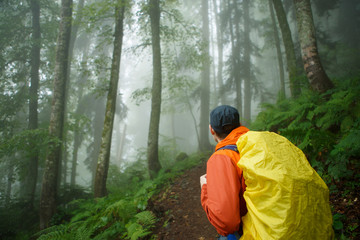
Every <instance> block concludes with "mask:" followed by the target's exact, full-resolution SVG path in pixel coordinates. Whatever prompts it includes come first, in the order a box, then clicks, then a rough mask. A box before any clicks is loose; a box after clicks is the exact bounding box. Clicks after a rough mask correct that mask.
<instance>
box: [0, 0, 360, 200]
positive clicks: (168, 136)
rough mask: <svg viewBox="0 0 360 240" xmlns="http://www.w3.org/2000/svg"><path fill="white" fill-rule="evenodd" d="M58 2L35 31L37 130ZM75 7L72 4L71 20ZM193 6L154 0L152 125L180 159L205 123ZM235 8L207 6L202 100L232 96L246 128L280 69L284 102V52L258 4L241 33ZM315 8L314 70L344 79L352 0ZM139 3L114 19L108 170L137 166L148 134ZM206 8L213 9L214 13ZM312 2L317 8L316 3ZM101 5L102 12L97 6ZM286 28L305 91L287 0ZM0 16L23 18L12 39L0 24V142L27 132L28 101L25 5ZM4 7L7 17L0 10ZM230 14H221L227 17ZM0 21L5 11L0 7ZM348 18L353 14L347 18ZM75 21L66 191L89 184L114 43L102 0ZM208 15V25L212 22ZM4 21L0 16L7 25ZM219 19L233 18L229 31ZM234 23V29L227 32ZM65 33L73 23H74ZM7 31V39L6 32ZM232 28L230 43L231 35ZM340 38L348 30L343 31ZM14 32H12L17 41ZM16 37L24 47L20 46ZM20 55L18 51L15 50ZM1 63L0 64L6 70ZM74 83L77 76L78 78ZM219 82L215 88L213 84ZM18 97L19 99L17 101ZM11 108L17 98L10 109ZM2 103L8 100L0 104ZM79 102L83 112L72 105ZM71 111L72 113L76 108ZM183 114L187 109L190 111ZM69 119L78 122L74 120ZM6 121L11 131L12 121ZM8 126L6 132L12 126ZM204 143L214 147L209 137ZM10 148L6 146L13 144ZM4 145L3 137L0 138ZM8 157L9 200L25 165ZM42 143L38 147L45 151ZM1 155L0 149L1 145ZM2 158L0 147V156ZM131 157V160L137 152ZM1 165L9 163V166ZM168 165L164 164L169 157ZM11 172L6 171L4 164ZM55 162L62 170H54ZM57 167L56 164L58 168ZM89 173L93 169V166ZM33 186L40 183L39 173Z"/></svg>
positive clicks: (353, 28) (44, 121)
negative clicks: (117, 60) (155, 99)
mask: <svg viewBox="0 0 360 240" xmlns="http://www.w3.org/2000/svg"><path fill="white" fill-rule="evenodd" d="M60 2H61V1H55V2H54V3H49V2H48V1H41V11H40V26H41V31H42V35H41V37H42V45H41V52H40V53H41V54H40V55H41V56H40V59H41V65H40V70H39V75H40V83H39V89H38V93H39V98H38V103H39V106H38V109H37V112H38V114H39V121H38V122H39V128H41V129H45V130H46V129H48V127H49V121H50V113H51V99H52V96H53V84H52V82H53V79H54V69H55V66H54V65H55V46H56V36H57V33H58V31H59V29H58V23H59V19H60V16H59V9H60ZM79 2H80V0H78V1H76V0H75V1H74V19H76V18H77V17H78V16H80V15H81V14H79V12H77V9H78V5H79ZM200 2H201V1H188V0H187V1H185V0H184V1H161V9H162V12H161V18H160V25H161V27H160V29H161V31H162V32H161V35H160V41H161V54H162V103H161V107H162V108H161V116H160V124H159V149H166V150H169V151H170V152H171V154H170V155H169V156H171V158H175V157H176V155H177V154H178V153H180V152H185V153H187V154H189V155H190V154H192V153H195V152H197V151H199V139H198V138H199V136H198V134H199V131H200V126H202V125H206V127H208V124H209V122H200V119H201V118H200V112H201V97H200V95H201V94H200V92H201V77H202V67H201V66H202V64H204V62H206V61H204V59H206V57H204V56H203V55H201V54H202V53H203V47H204V46H203V45H202V44H204V43H203V42H202V37H201V34H202V31H203V30H202V28H203V26H202V17H201V14H202V13H201V7H202V6H201V4H200ZM235 2H236V3H237V4H238V6H237V7H239V16H240V19H237V20H236V15H235V13H233V12H232V10H234V9H231V8H229V6H228V3H232V1H220V0H217V1H208V3H209V9H208V17H209V29H210V32H209V55H210V56H209V58H210V59H209V61H210V79H209V84H210V92H209V95H210V99H209V109H208V111H210V110H211V109H213V108H214V107H216V106H218V105H220V104H229V105H233V106H236V107H239V106H238V104H237V102H236V98H237V96H238V95H239V94H240V95H241V94H242V96H241V98H242V99H241V102H242V104H243V105H242V106H240V107H241V108H240V109H239V111H240V115H241V122H242V123H244V124H245V125H246V126H250V123H251V122H252V121H254V120H255V119H256V116H257V114H258V113H259V112H260V111H261V109H262V107H261V104H262V103H275V102H276V101H278V96H279V91H280V89H281V86H280V84H281V82H280V73H279V72H280V69H283V70H284V75H285V95H286V97H287V98H291V91H290V82H289V75H288V71H287V66H286V64H287V63H286V56H285V55H286V54H285V48H284V44H283V40H282V36H281V31H280V29H279V25H278V24H277V31H278V34H279V37H280V42H281V43H280V50H281V56H277V53H276V48H275V40H274V37H273V34H274V33H273V30H272V25H271V20H270V12H269V5H268V1H260V0H259V1H251V4H250V10H249V13H250V14H249V15H250V32H248V33H246V32H244V31H245V30H244V29H245V26H244V19H243V16H244V11H246V10H244V9H242V3H243V1H235ZM325 2H326V1H319V2H318V3H316V4H313V5H312V10H313V16H314V24H315V29H316V31H317V32H316V34H317V43H318V48H319V55H320V58H321V60H322V62H323V65H324V68H325V70H326V72H327V74H328V75H329V77H330V78H341V77H346V76H351V75H352V74H354V73H356V72H358V70H359V68H358V62H357V61H355V60H358V58H359V57H358V56H359V55H358V53H359V42H360V41H359V40H360V39H359V24H358V23H359V18H358V16H359V15H358V13H359V3H357V2H356V1H347V0H338V1H335V0H334V1H329V2H327V4H325ZM146 3H147V1H131V4H130V5H131V7H129V8H128V9H127V10H126V13H125V18H124V32H123V45H122V52H121V65H120V74H119V83H118V89H117V104H116V112H115V118H114V125H113V129H112V140H111V154H110V165H113V166H117V167H118V168H119V170H120V172H124V171H125V170H126V168H127V167H128V166H129V165H131V163H135V162H137V161H139V156H140V158H141V159H142V160H143V162H144V161H145V160H146V149H147V147H148V133H149V125H150V120H151V119H150V114H151V88H152V83H153V62H152V61H153V58H152V49H151V29H150V21H149V17H148V16H147V12H146V8H145V7H144V6H145V5H146ZM214 3H216V11H217V14H215V13H214V12H215V11H214ZM322 3H323V4H324V5H322ZM107 4H108V6H107ZM283 5H284V8H285V11H286V14H287V21H288V24H289V26H290V30H291V36H292V38H293V41H294V48H295V49H294V51H295V52H296V61H297V66H298V67H299V69H300V70H299V76H300V77H299V78H301V79H302V80H303V81H302V82H301V84H302V85H301V86H300V87H301V88H303V89H307V88H308V83H307V80H306V76H305V74H304V72H303V70H302V67H303V66H302V62H301V52H300V44H299V37H298V32H297V25H296V17H295V9H294V6H293V3H292V1H283ZM4 7H6V8H4V9H5V11H8V13H6V14H7V15H6V16H7V17H14V19H16V16H17V11H16V8H19V11H20V10H23V11H25V12H26V14H25V17H24V19H22V20H21V19H18V21H19V22H18V24H16V23H15V22H13V23H11V24H10V27H12V28H16V29H17V30H18V31H19V32H12V31H10V30H8V29H7V28H6V25H5V24H6V23H4V22H2V23H1V26H2V29H3V30H1V45H0V46H1V49H2V50H1V52H2V55H1V57H0V60H1V61H0V63H1V71H0V75H1V78H2V83H1V94H2V99H0V101H2V113H3V116H6V117H4V120H3V123H2V125H4V126H1V138H3V139H12V138H13V137H15V136H16V134H18V133H21V132H22V131H25V129H26V128H27V127H26V126H27V121H28V119H29V117H28V114H29V110H28V104H29V100H28V98H27V97H26V96H25V95H26V94H25V95H23V94H22V93H21V92H22V91H23V88H22V87H21V86H26V89H28V88H29V86H30V85H31V84H30V82H29V81H30V79H29V76H30V72H29V69H30V65H31V64H30V60H29V56H30V51H29V48H30V46H31V44H30V40H31V36H32V34H31V33H25V32H24V33H21V29H22V28H24V29H25V28H26V29H27V30H28V31H30V30H29V28H30V27H31V13H30V10H29V5H28V3H27V2H26V1H20V5H18V6H15V5H14V4H11V3H7V4H4ZM10 10H11V11H10ZM230 10H231V13H229V11H230ZM1 13H2V14H3V17H1V20H2V21H4V19H5V17H6V16H5V12H4V11H3V10H1ZM347 14H349V15H350V16H354V19H353V21H352V22H351V20H350V19H348V20H346V19H344V16H346V15H347ZM356 14H357V15H356ZM81 16H82V20H81V21H80V23H79V24H78V25H76V26H77V28H78V30H77V31H78V32H77V35H76V40H75V45H74V49H73V53H72V62H71V74H70V78H69V82H70V83H69V93H68V99H67V109H66V111H67V121H68V122H67V123H65V125H66V124H68V125H66V126H67V131H68V133H67V139H66V140H67V141H66V146H67V147H66V154H64V155H65V156H66V157H65V158H67V159H68V160H67V163H66V166H67V168H65V169H67V171H68V172H67V173H66V174H65V176H66V177H65V180H63V182H64V183H69V182H70V172H71V159H72V158H73V156H72V153H73V151H74V149H75V148H78V149H79V151H78V153H77V169H76V184H79V185H81V186H84V187H86V188H90V186H91V185H92V184H93V183H92V181H93V176H92V173H91V171H90V170H89V168H90V167H89V166H90V165H91V164H90V163H89V161H90V162H91V161H92V162H95V163H96V161H97V157H98V154H99V152H98V151H99V150H94V149H98V148H99V146H100V143H101V141H100V137H99V135H97V136H96V134H99V133H100V134H101V132H102V128H103V125H102V124H99V122H96V118H97V117H96V116H98V117H100V116H102V118H99V119H101V121H100V120H99V121H100V123H101V122H103V121H104V113H105V107H106V96H107V91H108V84H109V79H110V69H111V59H112V54H113V36H114V30H113V29H114V25H115V23H114V13H113V6H112V5H111V4H110V3H109V2H107V1H101V0H97V1H95V0H87V1H85V2H84V8H83V12H82V15H81ZM216 18H217V19H216ZM9 19H10V18H9ZM229 21H233V23H232V24H233V25H231V24H230V23H231V22H229ZM235 21H238V22H237V24H238V25H237V27H238V28H239V29H236V27H235V23H234V22H235ZM74 26H75V25H74ZM7 31H8V33H6V32H7ZM236 31H238V35H239V36H238V37H239V38H236V36H235V35H236ZM218 32H221V33H220V34H221V36H222V41H223V42H222V56H223V57H222V59H221V60H222V64H223V68H222V79H221V83H220V82H219V81H218V80H217V76H218V74H219V70H218V67H219V64H220V61H219V54H220V52H219V48H218V44H219V42H218V36H217V33H218ZM350 32H352V33H351V34H350ZM20 33H21V34H20ZM246 34H248V35H249V39H250V42H251V46H250V48H249V49H246V48H245V45H244V41H245V40H244V38H245V36H246ZM21 38H24V39H25V43H20V40H19V39H21ZM234 44H238V46H239V49H238V52H236V53H237V54H238V56H237V57H238V58H239V60H238V61H239V62H237V64H239V65H234V63H233V62H232V61H233V59H232V58H233V51H234ZM246 50H248V51H249V52H250V54H249V59H250V61H249V65H250V66H249V72H250V76H246V75H245V72H246V69H244V68H245V67H244V66H245V64H246V63H245V60H244V56H245V53H246ZM24 51H25V52H26V51H27V52H26V54H22V52H24ZM13 56H19V58H20V60H19V61H15V60H13ZM278 57H281V58H282V59H283V61H284V66H279V64H278V62H277V58H278ZM7 62H9V63H8V64H7ZM236 73H238V74H239V76H240V77H239V79H240V80H241V82H240V87H241V91H239V92H237V91H236V86H237V83H236V81H235V80H234V79H235V75H236ZM246 78H250V79H251V88H250V92H251V99H250V100H249V101H250V104H249V108H250V117H251V119H246V111H245V108H246V106H245V95H246V94H245V93H246V90H245V79H246ZM81 79H84V80H83V81H82V80H81ZM219 84H222V86H221V87H220V86H219ZM24 96H25V97H24ZM7 97H9V99H12V104H13V105H11V104H10V105H9V108H11V107H14V109H12V110H11V109H6V108H5V107H4V106H5V105H6V104H7V100H6V98H7ZM15 101H17V102H16V103H15ZM10 102H11V101H10ZM81 104H83V105H81ZM79 106H80V107H79ZM190 107H191V108H190ZM77 119H80V120H79V122H77ZM15 123H16V124H15ZM12 124H13V125H12ZM77 133H79V134H80V135H81V136H82V137H81V138H82V140H81V144H80V145H79V146H75V144H74V142H75V140H74V139H75V135H76V134H77ZM208 139H209V142H210V143H211V144H212V145H213V146H215V142H214V141H213V139H212V137H211V135H210V134H209V135H208ZM14 141H15V140H14ZM2 144H5V140H2ZM16 144H17V145H16ZM20 144H22V143H14V145H16V147H14V148H13V149H11V150H9V149H6V151H8V153H7V154H3V155H2V156H0V157H1V159H2V161H1V163H0V164H1V165H0V166H1V175H2V178H1V185H2V186H1V189H0V192H1V194H2V195H4V194H5V192H7V191H8V190H6V187H5V186H6V184H7V183H8V178H7V177H6V176H8V174H10V170H9V169H11V168H13V170H12V171H15V172H13V173H11V174H12V179H13V181H12V183H13V189H12V191H11V194H12V196H17V195H18V194H19V192H21V187H20V186H21V185H22V184H23V181H24V179H25V177H24V176H25V175H26V173H25V172H26V167H24V166H26V164H28V163H27V162H26V161H25V162H22V159H23V157H24V156H27V153H26V152H24V151H22V150H21V147H19V145H20ZM45 145H46V144H45ZM45 145H41V146H40V147H39V146H38V147H39V148H41V149H42V150H40V151H41V157H40V158H41V159H40V163H39V171H40V173H42V172H43V169H44V161H45V156H46V154H45V152H46V150H44V149H46V146H45ZM3 149H5V148H3ZM3 151H5V150H3ZM139 154H140V155H139ZM9 159H14V161H13V162H14V165H11V164H10V163H11V161H9ZM168 161H169V162H173V161H174V159H169V160H168ZM9 164H10V165H11V166H12V167H11V168H9V166H10V165H9ZM63 165H64V163H63ZM63 167H64V166H63ZM93 170H94V169H93ZM37 182H38V188H39V185H40V182H41V174H39V176H38V179H37Z"/></svg>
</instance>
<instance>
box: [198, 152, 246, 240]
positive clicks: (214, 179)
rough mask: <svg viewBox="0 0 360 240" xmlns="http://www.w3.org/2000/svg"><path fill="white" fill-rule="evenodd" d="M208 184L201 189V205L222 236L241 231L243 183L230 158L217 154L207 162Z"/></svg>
mask: <svg viewBox="0 0 360 240" xmlns="http://www.w3.org/2000/svg"><path fill="white" fill-rule="evenodd" d="M206 180H207V184H204V185H203V187H202V189H201V205H202V207H203V208H204V210H205V212H206V215H207V217H208V219H209V221H210V223H211V224H212V225H213V226H214V227H215V228H216V230H217V232H218V233H219V234H220V235H223V236H226V235H228V234H231V233H234V232H235V231H238V230H239V225H240V200H239V194H240V190H241V183H240V179H239V176H238V174H237V170H236V167H235V166H234V165H233V163H232V161H231V159H230V157H228V156H226V155H221V154H215V155H213V156H211V157H210V159H209V160H208V162H207V170H206Z"/></svg>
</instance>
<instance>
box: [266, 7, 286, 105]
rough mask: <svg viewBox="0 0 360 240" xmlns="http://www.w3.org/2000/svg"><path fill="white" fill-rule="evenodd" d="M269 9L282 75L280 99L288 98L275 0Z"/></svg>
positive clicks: (280, 74) (280, 73)
mask: <svg viewBox="0 0 360 240" xmlns="http://www.w3.org/2000/svg"><path fill="white" fill-rule="evenodd" d="M269 10H270V17H271V22H272V25H273V31H274V39H275V47H276V54H277V59H278V66H279V76H280V91H279V100H282V99H285V98H286V93H285V77H284V63H283V59H282V54H281V48H280V38H279V33H278V30H277V27H276V21H275V14H274V8H273V2H272V1H271V0H269Z"/></svg>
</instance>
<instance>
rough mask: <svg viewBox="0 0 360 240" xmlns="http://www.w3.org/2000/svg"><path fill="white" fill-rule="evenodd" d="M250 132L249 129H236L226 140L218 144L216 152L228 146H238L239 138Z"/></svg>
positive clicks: (242, 127) (241, 127)
mask: <svg viewBox="0 0 360 240" xmlns="http://www.w3.org/2000/svg"><path fill="white" fill-rule="evenodd" d="M248 131H249V129H248V128H246V127H244V126H240V127H238V128H235V129H234V130H232V131H231V133H229V135H227V137H226V138H224V139H223V140H221V141H220V142H219V143H218V144H216V147H215V151H216V150H218V149H219V148H222V147H225V146H227V145H236V142H237V140H238V138H239V137H240V136H241V135H243V134H244V133H247V132H248Z"/></svg>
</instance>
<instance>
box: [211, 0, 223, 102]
mask: <svg viewBox="0 0 360 240" xmlns="http://www.w3.org/2000/svg"><path fill="white" fill-rule="evenodd" d="M222 3H223V1H221V2H220V9H221V6H222V5H221V4H222ZM213 5H214V14H215V24H216V40H217V51H218V66H217V67H218V68H217V74H216V77H217V84H218V89H217V95H218V96H219V104H225V97H224V94H223V91H222V89H223V65H224V62H223V55H224V47H223V36H222V35H223V34H224V31H223V29H221V24H220V17H219V13H218V8H217V3H216V0H213Z"/></svg>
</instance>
